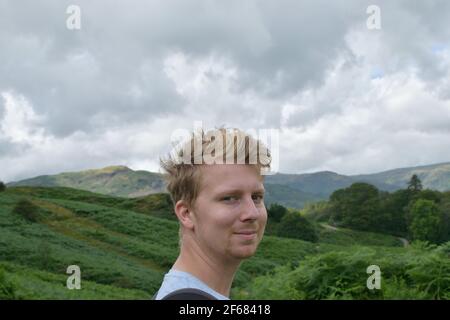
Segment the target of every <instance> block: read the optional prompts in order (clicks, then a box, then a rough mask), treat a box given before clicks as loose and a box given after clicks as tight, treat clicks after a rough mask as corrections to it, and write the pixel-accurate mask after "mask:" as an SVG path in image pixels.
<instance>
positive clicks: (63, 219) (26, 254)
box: [0, 187, 450, 299]
mask: <svg viewBox="0 0 450 320" xmlns="http://www.w3.org/2000/svg"><path fill="white" fill-rule="evenodd" d="M18 203H21V204H22V205H21V208H24V205H23V204H24V203H25V204H26V206H27V207H26V208H27V210H26V211H27V212H21V211H20V210H18V209H17V207H18ZM171 210H172V208H171V204H170V199H168V195H167V194H164V193H162V194H154V195H150V196H146V197H140V198H134V199H130V198H121V197H112V196H106V195H102V194H96V193H92V192H88V191H83V190H77V189H71V188H64V187H10V188H8V189H7V190H6V191H5V192H0V299H150V298H151V296H152V295H153V294H154V293H155V291H156V290H157V289H158V288H159V286H160V284H161V281H162V278H163V275H164V273H165V272H167V271H168V269H169V268H170V267H171V265H172V263H173V262H174V260H175V259H176V257H177V255H178V223H177V222H176V221H174V219H173V214H172V212H171ZM25 213H26V214H25ZM317 227H318V228H319V241H318V242H315V243H313V242H307V241H301V240H295V239H287V238H280V237H275V236H267V235H266V236H265V237H264V239H263V241H262V242H261V244H260V247H259V249H258V251H257V253H256V255H255V256H254V257H252V258H251V259H248V260H246V261H244V262H243V263H242V265H241V268H240V270H239V271H238V273H237V275H236V277H235V281H234V283H233V288H232V298H235V299H243V298H245V299H255V298H263V299H264V298H273V299H294V298H312V299H316V298H317V299H323V298H333V297H334V298H343V297H344V298H348V299H354V298H364V299H370V298H380V297H381V298H399V297H405V296H406V297H409V298H412V299H414V298H446V297H448V296H449V290H450V283H449V282H448V280H446V278H445V277H444V278H442V279H441V278H439V279H438V280H439V281H440V282H439V284H438V286H439V287H438V288H437V289H436V279H435V277H436V274H437V273H436V272H434V271H433V272H434V274H433V273H431V274H429V273H428V272H425V271H424V270H428V269H429V270H434V269H436V268H438V269H439V270H441V271H440V272H441V273H442V274H444V275H445V274H448V273H447V272H449V273H450V265H449V263H448V257H447V256H445V255H448V254H450V247H448V244H446V245H443V246H441V247H436V246H435V247H427V246H425V245H421V244H419V245H414V246H408V247H403V246H402V243H401V242H400V241H399V240H398V239H397V238H395V237H392V236H387V235H383V234H376V233H368V232H357V231H353V230H349V229H336V228H331V229H330V227H329V226H326V225H318V226H317ZM443 257H446V258H445V259H444V258H443ZM371 264H378V265H380V267H381V268H382V269H383V270H386V271H387V272H385V273H383V274H384V276H385V277H386V279H387V281H389V282H388V283H389V286H388V289H387V290H388V291H381V292H376V293H373V292H372V293H371V292H369V291H368V289H367V288H366V289H364V285H365V282H364V281H365V279H366V278H367V274H366V272H365V268H366V267H367V266H368V265H371ZM69 265H78V266H79V267H80V269H81V279H82V282H81V287H82V289H81V290H68V289H67V288H66V287H65V286H66V281H67V277H68V275H67V274H66V269H67V267H68V266H69ZM299 272H303V273H304V276H302V277H300V278H299V276H298V274H299ZM275 279H276V281H275ZM402 279H403V280H402ZM274 281H275V282H274ZM336 281H337V282H336ZM358 281H359V282H358ZM361 281H363V284H361V283H360V282H361ZM402 281H403V282H402ZM308 283H317V286H318V288H321V289H320V290H322V291H317V290H318V289H317V290H316V287H315V286H314V287H310V286H309V285H308ZM325 284H326V285H327V287H326V288H324V287H323V286H324V285H325ZM347 285H348V286H349V287H345V286H347ZM292 286H294V287H292ZM321 286H322V287H321ZM352 286H353V287H355V286H356V287H357V288H358V290H357V291H351V290H350V289H351V288H352ZM427 286H428V289H427V290H428V291H427V290H422V289H423V288H426V287H427ZM356 287H355V288H356ZM330 288H331V289H330ZM332 288H335V289H333V290H332ZM336 290H337V291H336ZM436 292H438V293H437V296H436Z"/></svg>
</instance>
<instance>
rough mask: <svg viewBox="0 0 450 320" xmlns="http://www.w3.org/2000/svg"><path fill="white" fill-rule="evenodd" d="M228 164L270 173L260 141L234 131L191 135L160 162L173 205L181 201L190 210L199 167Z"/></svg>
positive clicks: (197, 189)
mask: <svg viewBox="0 0 450 320" xmlns="http://www.w3.org/2000/svg"><path fill="white" fill-rule="evenodd" d="M213 137H214V139H212V138H213ZM220 137H222V139H220ZM236 140H237V141H236ZM199 147H200V150H198V149H199ZM211 156H212V157H211ZM230 160H231V161H232V163H233V164H247V165H251V166H254V168H255V169H256V170H258V173H260V172H263V170H270V163H271V160H272V158H271V154H270V150H269V149H268V148H267V147H266V146H265V145H264V144H263V143H262V141H260V140H257V139H255V138H253V137H252V136H251V135H247V134H246V133H245V132H244V131H242V130H240V129H237V128H228V129H226V128H216V129H212V130H209V131H208V132H206V133H205V131H203V129H201V130H200V131H199V132H193V133H192V134H191V135H190V137H189V139H188V140H187V141H184V143H182V144H181V145H179V149H177V150H172V152H171V153H169V155H168V156H167V157H166V158H160V164H161V167H162V168H163V170H164V171H165V173H164V174H163V176H164V179H165V180H166V184H167V191H168V192H169V194H170V196H171V199H172V202H173V204H174V205H175V204H176V203H177V202H178V201H179V200H184V201H186V202H187V203H188V205H189V206H190V207H191V208H193V206H194V203H195V200H196V198H197V196H198V194H199V192H200V190H201V170H200V166H201V165H208V164H230Z"/></svg>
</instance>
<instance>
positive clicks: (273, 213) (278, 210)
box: [267, 203, 288, 222]
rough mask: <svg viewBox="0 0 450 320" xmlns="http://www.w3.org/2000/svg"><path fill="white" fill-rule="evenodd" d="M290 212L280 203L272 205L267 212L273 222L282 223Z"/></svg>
mask: <svg viewBox="0 0 450 320" xmlns="http://www.w3.org/2000/svg"><path fill="white" fill-rule="evenodd" d="M287 212H288V210H287V209H286V208H285V207H283V206H282V205H280V204H278V203H272V204H271V205H270V208H269V210H267V215H268V219H269V220H271V221H273V222H280V221H281V219H282V218H283V216H284V215H285V214H286V213H287Z"/></svg>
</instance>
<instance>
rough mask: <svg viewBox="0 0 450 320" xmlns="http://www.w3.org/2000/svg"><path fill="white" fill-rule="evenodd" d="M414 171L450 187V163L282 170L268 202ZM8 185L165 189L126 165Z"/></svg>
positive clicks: (392, 185) (381, 185)
mask: <svg viewBox="0 0 450 320" xmlns="http://www.w3.org/2000/svg"><path fill="white" fill-rule="evenodd" d="M413 174H417V175H418V176H419V178H420V179H421V181H422V183H423V186H424V188H429V189H435V190H439V191H445V190H450V163H443V164H436V165H430V166H421V167H413V168H402V169H394V170H389V171H384V172H380V173H375V174H367V175H354V176H345V175H340V174H337V173H334V172H330V171H323V172H316V173H308V174H281V173H279V174H275V175H270V176H266V180H265V186H266V189H267V197H266V203H267V204H268V205H269V204H271V203H275V202H276V203H279V204H282V205H284V206H286V207H292V208H302V207H304V206H305V204H307V203H311V202H316V201H319V200H326V199H328V197H329V196H330V195H331V193H333V192H334V191H335V190H337V189H341V188H346V187H349V186H350V185H351V184H353V183H354V182H368V183H371V184H373V185H375V186H376V187H377V188H378V189H380V190H385V191H394V190H398V189H401V188H404V187H405V186H406V184H407V182H408V181H409V179H410V178H411V176H412V175H413ZM7 186H9V187H13V186H43V187H52V186H60V187H70V188H76V189H82V190H88V191H92V192H96V193H101V194H106V195H111V196H119V197H128V198H134V197H141V196H145V195H149V194H154V193H161V192H165V186H164V182H163V179H162V176H161V174H159V173H153V172H148V171H144V170H138V171H134V170H132V169H130V168H127V167H125V166H111V167H106V168H103V169H93V170H86V171H80V172H67V173H60V174H56V175H45V176H38V177H35V178H31V179H25V180H21V181H17V182H10V183H8V184H7Z"/></svg>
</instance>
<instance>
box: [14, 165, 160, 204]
mask: <svg viewBox="0 0 450 320" xmlns="http://www.w3.org/2000/svg"><path fill="white" fill-rule="evenodd" d="M7 186H42V187H56V186H60V187H70V188H76V189H81V190H88V191H91V192H96V193H103V194H107V195H114V196H120V197H139V196H144V195H147V194H152V193H158V192H165V187H164V183H163V181H162V179H161V175H160V174H158V173H153V172H149V171H143V170H138V171H134V170H131V169H130V168H128V167H125V166H110V167H106V168H103V169H93V170H85V171H80V172H64V173H60V174H56V175H45V176H38V177H35V178H31V179H25V180H21V181H18V182H12V183H8V184H7Z"/></svg>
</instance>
